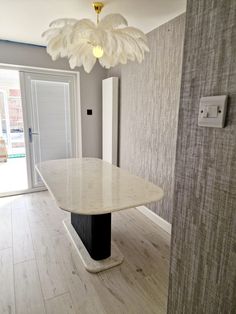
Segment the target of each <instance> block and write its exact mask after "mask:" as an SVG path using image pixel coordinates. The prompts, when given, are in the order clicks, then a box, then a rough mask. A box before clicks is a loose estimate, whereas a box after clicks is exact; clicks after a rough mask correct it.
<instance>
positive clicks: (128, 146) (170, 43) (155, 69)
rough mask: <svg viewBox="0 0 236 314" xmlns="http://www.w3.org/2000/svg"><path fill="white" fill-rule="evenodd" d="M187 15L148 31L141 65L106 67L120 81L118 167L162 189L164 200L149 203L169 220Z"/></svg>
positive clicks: (170, 215) (130, 64)
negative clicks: (147, 51) (148, 47)
mask: <svg viewBox="0 0 236 314" xmlns="http://www.w3.org/2000/svg"><path fill="white" fill-rule="evenodd" d="M184 25H185V16H184V15H183V14H182V15H180V16H179V17H177V18H175V19H173V20H171V21H170V22H168V23H166V24H164V25H162V26H160V27H158V28H157V29H155V30H153V31H152V32H150V33H149V34H148V40H149V46H150V53H149V54H147V55H146V59H145V61H144V62H143V63H142V64H136V63H132V62H131V63H129V64H127V65H125V66H121V67H119V68H115V69H112V70H110V71H109V76H119V77H120V78H121V82H120V93H121V99H120V154H119V155H120V156H119V159H120V166H121V167H122V168H125V169H127V170H129V171H130V172H132V173H134V174H136V175H140V176H142V177H144V178H146V179H148V180H150V181H152V182H153V183H156V184H158V185H160V186H161V187H163V189H164V192H165V197H164V199H163V201H161V202H158V203H155V204H151V205H149V208H151V209H152V210H153V211H154V212H156V213H157V214H158V215H160V216H161V217H162V218H164V219H165V220H167V221H169V222H171V219H172V208H173V182H174V180H173V179H174V164H175V151H176V138H177V121H178V109H179V96H180V79H181V64H182V47H183V38H184Z"/></svg>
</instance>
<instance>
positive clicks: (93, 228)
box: [71, 213, 111, 261]
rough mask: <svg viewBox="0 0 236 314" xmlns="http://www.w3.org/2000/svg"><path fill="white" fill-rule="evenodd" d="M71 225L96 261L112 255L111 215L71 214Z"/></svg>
mask: <svg viewBox="0 0 236 314" xmlns="http://www.w3.org/2000/svg"><path fill="white" fill-rule="evenodd" d="M71 224H72V225H73V227H74V229H75V231H76V232H77V234H78V235H79V237H80V239H81V240H82V242H83V244H84V246H85V247H86V249H87V251H88V252H89V254H90V256H91V257H92V258H93V259H94V260H96V261H99V260H102V259H105V258H108V257H109V256H110V255H111V213H108V214H102V215H80V214H74V213H71Z"/></svg>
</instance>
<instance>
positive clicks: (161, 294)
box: [0, 192, 170, 314]
mask: <svg viewBox="0 0 236 314" xmlns="http://www.w3.org/2000/svg"><path fill="white" fill-rule="evenodd" d="M1 209H3V210H2V212H0V215H2V217H3V220H4V221H5V222H6V225H7V228H6V226H5V227H3V226H1V222H0V239H1V238H2V237H3V238H4V240H3V241H2V242H1V240H0V244H1V243H2V246H3V247H4V246H6V245H8V246H12V242H11V241H12V240H11V232H12V230H11V212H12V225H13V249H14V256H15V261H16V262H20V263H17V264H15V265H14V267H15V273H16V278H15V288H16V300H17V302H16V313H17V314H18V313H20V314H21V313H24V314H25V313H26V314H27V313H33V314H35V313H36V314H38V313H40V314H41V313H45V308H44V304H46V311H47V314H51V313H58V314H61V313H63V314H64V313H69V314H74V313H76V314H77V313H81V314H97V313H98V314H111V313H112V314H113V313H117V314H120V313H135V314H139V313H140V314H141V313H142V314H143V313H145V314H146V313H147V314H149V313H150V314H152V313H157V314H164V313H166V304H167V291H168V271H169V244H170V236H169V235H168V234H167V233H166V232H165V231H163V230H162V229H160V227H158V226H157V225H155V223H153V222H152V221H150V220H149V219H148V218H147V217H146V216H144V215H143V214H142V213H140V212H139V211H137V210H136V209H129V210H125V211H120V212H117V213H114V214H113V215H112V216H113V217H112V238H113V240H114V241H115V243H116V244H117V246H118V247H119V249H120V251H121V252H122V254H123V255H124V262H123V263H122V264H121V265H120V266H118V267H115V268H112V269H110V270H107V271H104V272H101V273H99V274H90V273H88V272H87V271H86V270H85V269H84V267H83V264H82V262H81V260H80V258H79V256H78V254H77V251H76V250H75V248H74V246H73V244H72V242H71V241H70V239H69V237H68V235H67V233H66V231H65V229H64V227H63V224H62V221H63V219H65V218H66V217H68V215H69V214H68V213H66V212H63V211H62V210H60V209H59V208H57V206H56V204H55V202H54V201H53V199H52V198H51V196H50V195H49V193H48V192H40V193H33V194H28V195H24V196H22V197H21V198H19V199H18V200H16V199H13V198H7V199H6V200H5V204H3V202H2V200H1V199H0V211H1ZM17 222H18V223H17ZM27 222H28V226H29V230H30V233H29V230H28V229H27ZM23 229H24V231H23ZM29 234H30V236H28V235H29ZM30 237H31V238H32V243H33V250H32V247H31V246H30V244H29V243H30ZM20 241H22V242H23V243H22V244H21V243H20ZM17 243H18V246H19V250H18V249H16V246H17ZM20 247H21V248H22V252H20ZM17 250H18V251H17ZM3 251H6V252H8V253H7V254H6V253H5V255H4V254H3V257H2V265H5V266H4V267H5V268H3V269H5V270H4V271H1V269H0V281H1V282H3V283H4V284H5V282H6V281H7V280H8V277H9V276H10V278H12V281H13V274H12V273H13V271H12V264H13V260H12V254H11V252H12V249H8V250H3ZM3 251H0V252H3ZM33 252H34V255H33ZM0 256H1V255H0ZM4 256H5V257H4ZM28 258H29V259H31V260H26V259H28ZM34 258H35V259H34ZM24 259H25V261H24V262H23V263H22V262H21V261H23V260H24ZM7 261H8V262H7ZM6 265H8V266H6ZM5 273H8V275H7V277H6V276H5ZM4 284H3V286H4ZM8 284H9V282H8ZM7 287H8V288H7V289H8V292H7V293H5V292H2V293H3V294H4V293H5V295H3V297H1V296H0V301H1V303H0V313H1V314H2V313H8V312H9V311H8V309H10V310H11V311H12V312H11V313H14V289H13V288H12V285H11V284H9V286H7ZM29 287H31V289H29ZM4 289H5V287H4ZM27 290H28V291H30V293H29V294H28V295H26V291H27ZM4 291H5V290H4ZM0 293H1V287H0ZM42 300H43V301H44V302H43V301H42ZM33 306H35V308H33ZM3 308H4V310H5V312H3ZM29 309H30V311H31V312H29ZM40 311H41V312H40Z"/></svg>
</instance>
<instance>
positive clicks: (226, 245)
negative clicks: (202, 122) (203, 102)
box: [168, 0, 236, 314]
mask: <svg viewBox="0 0 236 314" xmlns="http://www.w3.org/2000/svg"><path fill="white" fill-rule="evenodd" d="M221 94H229V97H230V101H229V110H228V116H227V126H226V127H225V128H224V129H214V128H203V127H198V126H197V117H198V108H199V100H200V97H202V96H210V95H221ZM174 195H175V197H174V211H173V226H172V248H171V269H170V288H169V302H168V313H169V314H202V313H206V314H218V313H219V314H230V313H231V314H233V313H236V1H235V0H198V1H196V0H188V5H187V15H186V37H185V44H184V57H183V74H182V87H181V100H180V114H179V125H178V140H177V161H176V178H175V193H174Z"/></svg>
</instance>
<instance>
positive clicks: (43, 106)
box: [21, 72, 75, 188]
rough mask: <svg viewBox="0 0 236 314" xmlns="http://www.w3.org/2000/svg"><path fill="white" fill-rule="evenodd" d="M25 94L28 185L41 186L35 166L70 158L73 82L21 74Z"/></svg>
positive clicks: (57, 77)
mask: <svg viewBox="0 0 236 314" xmlns="http://www.w3.org/2000/svg"><path fill="white" fill-rule="evenodd" d="M21 80H22V84H23V86H24V92H25V109H26V110H25V117H26V119H27V123H26V124H27V134H28V136H27V139H26V140H27V142H28V145H27V146H28V151H29V159H30V160H29V164H28V166H29V168H30V169H29V172H30V173H31V176H30V181H31V182H30V185H31V187H32V188H38V187H42V186H43V182H42V181H41V179H40V177H39V176H38V174H37V172H36V170H35V165H36V164H38V163H40V162H43V161H46V160H53V159H61V158H70V157H72V156H73V155H74V147H73V145H72V140H73V134H72V125H73V123H72V117H73V111H74V98H73V94H74V92H75V91H74V86H75V84H74V80H73V77H72V76H66V75H65V76H64V75H53V74H48V73H45V74H44V73H33V72H21Z"/></svg>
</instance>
